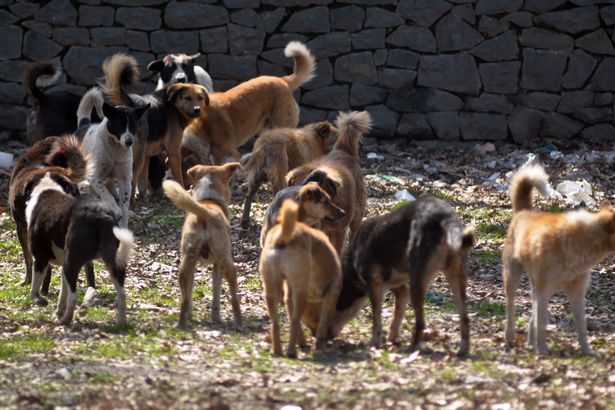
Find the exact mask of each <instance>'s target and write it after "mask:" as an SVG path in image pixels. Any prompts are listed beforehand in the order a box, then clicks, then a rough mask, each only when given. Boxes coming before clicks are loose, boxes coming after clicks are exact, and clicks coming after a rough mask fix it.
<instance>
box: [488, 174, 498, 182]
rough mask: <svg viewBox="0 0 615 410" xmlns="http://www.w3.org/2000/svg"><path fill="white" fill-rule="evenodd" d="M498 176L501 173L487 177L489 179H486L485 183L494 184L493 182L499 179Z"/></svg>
mask: <svg viewBox="0 0 615 410" xmlns="http://www.w3.org/2000/svg"><path fill="white" fill-rule="evenodd" d="M500 175H501V173H499V172H494V173H493V174H491V175H489V178H487V181H489V182H495V180H496V179H498V178H499V177H500Z"/></svg>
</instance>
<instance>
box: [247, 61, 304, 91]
mask: <svg viewBox="0 0 615 410" xmlns="http://www.w3.org/2000/svg"><path fill="white" fill-rule="evenodd" d="M257 67H258V75H273V76H275V77H282V76H285V75H286V74H288V72H287V71H288V70H287V69H286V68H284V67H280V66H279V65H277V64H271V63H270V62H268V61H265V60H258V61H257ZM310 82H311V80H310ZM308 84H309V82H308ZM303 88H305V86H303Z"/></svg>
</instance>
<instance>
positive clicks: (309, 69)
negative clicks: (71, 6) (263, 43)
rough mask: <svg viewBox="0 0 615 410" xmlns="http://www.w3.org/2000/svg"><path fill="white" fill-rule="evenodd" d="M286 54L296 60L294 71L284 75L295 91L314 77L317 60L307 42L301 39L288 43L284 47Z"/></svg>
mask: <svg viewBox="0 0 615 410" xmlns="http://www.w3.org/2000/svg"><path fill="white" fill-rule="evenodd" d="M284 55H285V56H286V57H288V58H291V57H292V58H293V59H294V60H295V67H294V69H293V73H292V74H290V75H287V76H284V77H282V79H283V80H285V81H286V82H287V83H288V88H290V89H291V90H292V91H294V90H296V89H297V88H299V87H301V86H302V85H303V84H305V83H307V82H308V81H310V80H311V79H312V78H313V77H314V70H316V61H315V59H314V56H313V55H312V53H310V50H308V48H307V47H306V46H305V44H303V43H300V42H299V41H291V42H290V43H288V44H287V45H286V48H285V49H284Z"/></svg>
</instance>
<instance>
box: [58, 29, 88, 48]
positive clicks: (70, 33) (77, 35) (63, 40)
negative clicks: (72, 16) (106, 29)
mask: <svg viewBox="0 0 615 410" xmlns="http://www.w3.org/2000/svg"><path fill="white" fill-rule="evenodd" d="M53 39H54V40H55V41H56V42H57V43H58V44H61V45H63V46H88V45H90V31H89V30H88V29H87V28H82V27H59V28H54V29H53Z"/></svg>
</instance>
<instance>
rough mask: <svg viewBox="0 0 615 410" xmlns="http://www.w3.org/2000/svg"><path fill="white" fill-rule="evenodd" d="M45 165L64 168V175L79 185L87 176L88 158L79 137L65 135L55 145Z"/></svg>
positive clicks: (47, 156) (46, 157)
mask: <svg viewBox="0 0 615 410" xmlns="http://www.w3.org/2000/svg"><path fill="white" fill-rule="evenodd" d="M45 164H46V165H49V166H57V167H61V168H64V170H65V171H64V174H65V175H66V176H68V177H69V178H70V179H71V181H72V182H74V183H75V184H78V183H79V182H81V181H83V180H84V179H85V178H86V176H87V167H88V156H87V154H86V152H85V150H84V149H83V146H82V145H81V141H80V140H79V139H78V138H77V137H75V136H74V135H65V136H63V137H60V138H57V139H56V141H55V142H54V143H53V145H52V147H51V150H50V151H49V153H48V154H47V155H46V156H45Z"/></svg>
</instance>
